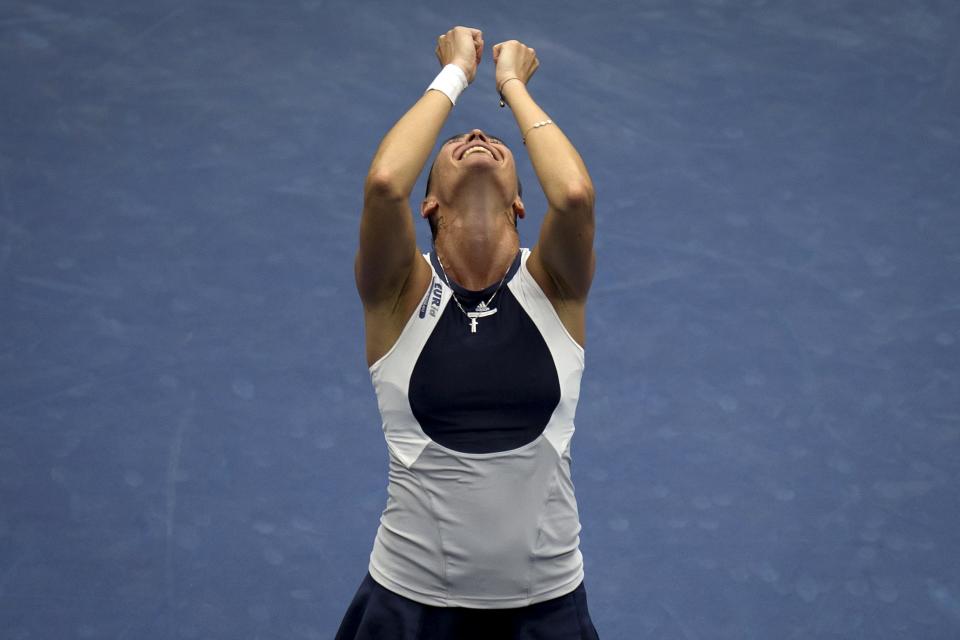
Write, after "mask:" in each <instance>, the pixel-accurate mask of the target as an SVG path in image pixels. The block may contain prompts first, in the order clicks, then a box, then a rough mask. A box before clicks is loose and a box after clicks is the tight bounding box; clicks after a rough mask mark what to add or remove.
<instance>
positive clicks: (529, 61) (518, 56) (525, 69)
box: [493, 40, 540, 87]
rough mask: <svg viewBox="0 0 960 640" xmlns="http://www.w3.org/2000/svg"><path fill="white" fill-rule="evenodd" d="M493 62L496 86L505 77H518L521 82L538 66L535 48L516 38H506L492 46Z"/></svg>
mask: <svg viewBox="0 0 960 640" xmlns="http://www.w3.org/2000/svg"><path fill="white" fill-rule="evenodd" d="M493 62H494V64H496V66H497V71H496V77H497V87H499V86H500V83H501V82H503V81H504V80H506V79H507V78H520V81H521V82H523V84H527V81H529V80H530V78H531V77H532V76H533V74H534V73H536V71H537V69H538V68H539V67H540V61H539V60H538V59H537V52H536V50H534V49H532V48H530V47H528V46H527V45H525V44H523V43H522V42H520V41H518V40H507V41H506V42H501V43H500V44H498V45H495V46H494V47H493Z"/></svg>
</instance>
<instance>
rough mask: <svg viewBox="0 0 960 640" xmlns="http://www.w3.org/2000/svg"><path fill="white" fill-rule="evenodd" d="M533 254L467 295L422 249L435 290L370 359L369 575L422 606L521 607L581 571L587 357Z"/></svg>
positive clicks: (570, 586) (523, 252) (575, 580)
mask: <svg viewBox="0 0 960 640" xmlns="http://www.w3.org/2000/svg"><path fill="white" fill-rule="evenodd" d="M529 255H530V250H529V249H528V248H525V247H522V248H521V249H520V251H519V252H518V253H517V256H516V258H515V259H514V261H513V263H512V264H511V266H510V268H509V270H508V271H507V274H506V276H505V277H504V280H503V283H502V285H501V286H500V289H499V291H498V290H497V286H498V284H499V283H498V284H494V285H491V286H490V287H488V288H486V289H483V290H482V291H471V290H468V289H465V288H463V287H461V286H460V285H459V284H458V283H456V282H453V281H452V280H451V281H450V285H449V286H448V285H447V283H446V282H444V278H443V277H441V275H440V274H443V268H442V266H441V265H440V263H439V262H438V261H437V258H436V256H435V255H434V254H433V253H424V254H422V256H423V258H424V260H426V261H427V263H428V264H429V265H430V267H431V270H432V271H433V279H432V280H431V282H430V286H429V287H428V288H427V291H426V293H424V295H423V298H422V299H421V301H420V304H419V305H418V306H417V308H416V309H415V310H414V311H413V313H412V314H411V316H410V318H409V319H408V320H407V323H406V325H405V326H404V328H403V331H402V332H401V334H400V337H399V338H398V339H397V341H396V343H395V344H394V345H393V346H392V347H391V349H390V350H389V351H388V352H387V353H386V354H385V355H383V357H381V358H380V359H379V360H377V361H376V362H375V363H374V364H373V365H371V366H370V377H371V380H372V382H373V387H374V390H375V391H376V395H377V403H378V405H379V408H380V415H381V418H382V419H383V432H384V436H385V438H386V441H387V449H388V454H389V474H388V475H389V484H388V487H387V492H388V496H387V504H386V508H385V509H384V510H383V513H382V515H381V517H380V526H379V528H378V529H377V535H376V538H375V540H374V544H373V551H372V552H371V553H370V563H369V571H370V575H371V577H372V578H373V579H374V580H376V581H377V582H378V583H379V584H380V585H382V586H383V587H385V588H387V589H389V590H391V591H393V592H395V593H398V594H400V595H402V596H405V597H407V598H409V599H411V600H415V601H417V602H420V603H423V604H427V605H433V606H441V607H470V608H476V609H500V608H512V607H523V606H527V605H530V604H534V603H536V602H541V601H543V600H548V599H551V598H557V597H560V596H562V595H566V594H567V593H569V592H571V591H573V590H574V589H576V587H577V586H578V585H579V584H580V582H581V581H582V580H583V576H584V573H583V557H582V555H581V553H580V549H579V544H580V537H579V533H580V529H581V527H580V519H579V513H578V510H577V501H576V497H575V495H574V487H573V482H572V479H571V474H570V463H571V459H570V442H571V438H572V437H573V432H574V424H573V418H574V414H575V412H576V408H577V400H578V399H579V396H580V378H581V375H582V373H583V368H584V352H583V348H582V347H581V346H580V345H579V344H577V342H576V341H574V339H573V337H572V336H571V335H570V334H569V333H568V332H567V329H566V327H564V326H563V323H562V322H561V321H560V318H559V317H558V316H557V313H556V311H555V310H554V308H553V305H552V304H551V303H550V300H549V299H548V298H547V296H546V295H545V294H544V292H543V290H542V289H541V288H540V286H539V284H538V283H537V282H536V280H534V279H533V276H531V275H530V272H529V271H528V270H527V267H526V261H527V258H528V257H529ZM444 276H445V274H444ZM454 292H455V293H456V297H457V299H459V301H460V304H461V305H462V307H463V310H462V309H461V308H460V306H458V305H457V302H456V300H455V299H453V295H452V294H453V293H454ZM494 292H496V295H494ZM491 295H494V297H493V299H492V300H490V296H491ZM487 300H490V303H489V307H487V306H486V304H485V303H486V302H487ZM464 310H466V312H467V313H469V314H470V315H471V316H474V317H467V315H465V313H464Z"/></svg>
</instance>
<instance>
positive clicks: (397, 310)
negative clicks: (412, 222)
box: [363, 250, 433, 367]
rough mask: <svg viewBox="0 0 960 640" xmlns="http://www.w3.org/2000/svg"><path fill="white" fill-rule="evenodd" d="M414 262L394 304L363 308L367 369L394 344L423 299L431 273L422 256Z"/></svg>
mask: <svg viewBox="0 0 960 640" xmlns="http://www.w3.org/2000/svg"><path fill="white" fill-rule="evenodd" d="M417 253H418V254H419V257H418V258H417V259H416V260H414V263H413V267H412V269H411V270H410V275H409V276H408V277H407V280H406V282H405V283H404V285H403V289H402V290H401V291H400V293H399V295H398V296H397V298H396V300H395V301H394V304H393V305H392V306H391V307H389V308H387V307H383V308H371V307H367V306H364V308H363V322H364V334H365V342H366V353H367V366H368V367H369V366H371V365H373V363H374V362H376V361H377V360H379V359H380V358H382V357H383V356H384V355H385V354H386V353H387V352H388V351H390V349H391V348H393V345H394V344H395V343H396V342H397V339H398V338H399V337H400V334H401V333H402V332H403V328H404V327H405V326H406V324H407V321H408V320H409V319H410V316H411V315H412V314H413V311H414V309H416V308H417V305H418V304H419V303H420V300H421V299H423V294H425V293H426V292H427V287H429V286H430V279H431V276H432V275H433V270H432V269H431V268H430V265H429V264H427V261H426V260H424V259H423V255H422V254H420V252H419V250H418V251H417Z"/></svg>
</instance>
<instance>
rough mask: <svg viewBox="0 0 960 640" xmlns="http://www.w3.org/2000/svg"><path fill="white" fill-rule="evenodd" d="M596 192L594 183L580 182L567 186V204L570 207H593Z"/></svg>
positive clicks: (565, 197)
mask: <svg viewBox="0 0 960 640" xmlns="http://www.w3.org/2000/svg"><path fill="white" fill-rule="evenodd" d="M594 200H595V194H594V190H593V184H591V183H590V182H578V183H575V184H571V185H569V186H568V187H567V190H566V195H565V196H564V201H565V204H566V206H567V207H568V208H570V209H593V203H594Z"/></svg>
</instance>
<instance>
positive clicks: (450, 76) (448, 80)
mask: <svg viewBox="0 0 960 640" xmlns="http://www.w3.org/2000/svg"><path fill="white" fill-rule="evenodd" d="M469 84H470V83H469V82H467V74H465V73H464V72H463V69H461V68H460V66H459V65H456V64H453V63H450V64H448V65H447V66H445V67H444V68H443V69H441V70H440V73H438V74H437V77H436V78H434V79H433V82H431V83H430V86H429V87H427V91H430V89H436V90H437V91H441V92H443V93H445V94H446V96H447V97H448V98H450V102H452V103H453V104H457V97H458V96H459V95H460V94H461V93H463V90H464V89H466V88H467V86H469ZM427 91H424V93H426V92H427Z"/></svg>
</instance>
